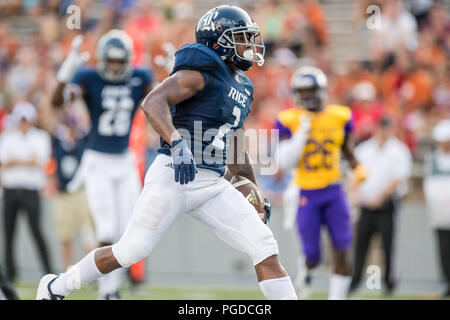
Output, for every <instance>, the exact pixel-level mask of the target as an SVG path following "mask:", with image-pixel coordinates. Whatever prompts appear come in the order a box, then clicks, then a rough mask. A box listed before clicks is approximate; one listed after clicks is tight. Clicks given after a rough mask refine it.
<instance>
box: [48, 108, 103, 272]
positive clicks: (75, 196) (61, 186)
mask: <svg viewBox="0 0 450 320" xmlns="http://www.w3.org/2000/svg"><path fill="white" fill-rule="evenodd" d="M60 118H61V119H60V123H59V124H58V125H57V126H56V129H55V132H54V135H53V137H52V145H53V158H54V159H55V161H56V183H57V188H58V193H57V195H56V197H55V198H54V199H53V217H54V219H55V222H56V228H57V234H58V237H59V240H60V241H61V244H62V253H63V254H62V256H63V261H64V266H65V269H67V268H68V267H69V266H70V265H72V264H73V263H74V261H75V260H74V250H73V248H74V246H73V245H74V242H75V240H76V236H77V235H79V237H80V240H81V244H82V247H83V249H84V251H85V253H86V254H87V253H89V252H90V251H91V250H92V249H93V248H94V247H95V246H96V241H95V233H94V227H93V224H92V221H91V216H90V212H89V208H88V205H87V200H86V196H85V193H84V189H80V190H78V191H75V192H74V193H69V192H68V191H67V184H68V183H69V181H70V180H71V179H72V178H73V177H74V175H75V173H76V172H77V169H78V167H79V164H80V161H81V156H82V154H83V151H84V147H85V144H86V142H87V131H84V130H82V128H80V126H79V123H80V120H79V119H77V117H76V114H74V112H69V111H66V110H63V112H62V113H61V114H60Z"/></svg>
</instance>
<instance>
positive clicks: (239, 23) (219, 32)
mask: <svg viewBox="0 0 450 320" xmlns="http://www.w3.org/2000/svg"><path fill="white" fill-rule="evenodd" d="M195 37H196V40H197V42H199V43H203V44H204V45H206V46H207V47H209V48H210V49H212V50H214V51H216V52H217V54H219V56H220V57H221V59H222V60H224V61H229V62H231V63H232V64H234V65H236V66H237V67H238V68H239V69H241V70H243V71H246V70H248V69H250V67H251V66H252V65H253V63H254V62H256V63H257V64H258V65H259V66H262V65H263V64H264V52H265V48H264V42H263V39H262V35H261V32H260V30H259V28H258V26H257V25H256V23H254V22H253V20H252V18H251V17H250V16H249V15H248V13H247V12H245V11H244V10H242V9H241V8H239V7H235V6H230V5H223V6H219V7H216V8H214V9H211V10H209V11H208V12H207V13H205V14H204V15H203V16H202V17H201V18H200V19H199V21H198V23H197V29H196V32H195ZM215 43H216V44H217V45H218V46H214V44H215Z"/></svg>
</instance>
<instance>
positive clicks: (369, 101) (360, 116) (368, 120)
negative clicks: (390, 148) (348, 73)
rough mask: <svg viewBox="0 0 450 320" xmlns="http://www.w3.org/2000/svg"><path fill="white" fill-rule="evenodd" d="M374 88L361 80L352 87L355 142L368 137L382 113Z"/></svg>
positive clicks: (381, 106)
mask: <svg viewBox="0 0 450 320" xmlns="http://www.w3.org/2000/svg"><path fill="white" fill-rule="evenodd" d="M376 94H377V92H376V88H375V86H374V85H373V84H372V83H371V82H369V81H361V82H359V83H357V84H356V85H355V86H354V87H353V89H352V98H353V104H352V105H351V109H352V113H353V123H354V125H355V129H354V138H355V141H356V143H359V142H361V141H364V140H367V139H369V138H370V137H371V136H372V134H373V132H374V131H375V127H376V125H377V123H378V120H379V119H380V118H381V116H382V114H383V104H382V103H381V102H380V101H378V100H376V99H375V98H376Z"/></svg>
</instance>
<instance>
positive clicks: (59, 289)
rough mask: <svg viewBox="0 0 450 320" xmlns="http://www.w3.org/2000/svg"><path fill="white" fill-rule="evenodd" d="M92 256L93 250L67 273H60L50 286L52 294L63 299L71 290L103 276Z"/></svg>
mask: <svg viewBox="0 0 450 320" xmlns="http://www.w3.org/2000/svg"><path fill="white" fill-rule="evenodd" d="M94 255H95V250H92V251H91V252H90V253H89V254H88V255H87V256H85V257H84V258H83V259H81V261H80V262H78V263H77V264H75V265H74V266H73V267H72V268H70V269H69V270H68V271H66V272H65V273H61V274H60V275H59V277H58V278H57V279H56V280H55V281H53V283H52V285H51V290H52V292H53V293H54V294H58V295H62V296H64V297H65V296H67V295H68V294H69V293H70V291H72V290H73V289H79V288H80V287H81V286H82V285H84V284H86V283H89V282H91V281H94V280H96V279H98V278H100V277H101V276H103V273H101V272H100V270H98V268H97V265H96V264H95V259H94Z"/></svg>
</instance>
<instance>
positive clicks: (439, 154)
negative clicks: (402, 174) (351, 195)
mask: <svg viewBox="0 0 450 320" xmlns="http://www.w3.org/2000/svg"><path fill="white" fill-rule="evenodd" d="M433 140H434V142H435V148H434V149H433V151H431V152H430V153H429V154H428V156H427V161H426V166H425V179H424V192H425V197H426V200H427V205H428V212H429V214H430V225H431V227H432V228H433V229H434V230H435V233H436V236H437V240H438V247H439V253H440V263H441V270H442V273H443V275H444V277H445V285H446V289H445V291H444V293H443V297H445V298H449V297H450V188H449V185H450V119H447V120H442V121H441V122H439V124H438V125H437V126H436V127H435V128H434V129H433Z"/></svg>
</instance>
